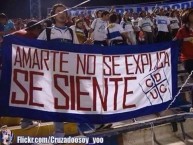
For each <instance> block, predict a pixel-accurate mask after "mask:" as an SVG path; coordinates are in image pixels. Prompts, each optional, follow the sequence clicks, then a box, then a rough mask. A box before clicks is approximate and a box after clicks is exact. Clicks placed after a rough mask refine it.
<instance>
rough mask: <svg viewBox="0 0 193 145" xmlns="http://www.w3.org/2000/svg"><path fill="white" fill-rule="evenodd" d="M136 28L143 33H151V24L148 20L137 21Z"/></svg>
mask: <svg viewBox="0 0 193 145" xmlns="http://www.w3.org/2000/svg"><path fill="white" fill-rule="evenodd" d="M138 26H139V27H141V28H142V30H143V31H145V32H152V28H151V27H153V22H152V21H151V20H150V19H149V18H142V19H140V20H139V23H138Z"/></svg>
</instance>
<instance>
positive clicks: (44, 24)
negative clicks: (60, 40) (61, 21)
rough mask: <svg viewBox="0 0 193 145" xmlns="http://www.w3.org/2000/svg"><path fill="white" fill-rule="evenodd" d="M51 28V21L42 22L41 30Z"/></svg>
mask: <svg viewBox="0 0 193 145" xmlns="http://www.w3.org/2000/svg"><path fill="white" fill-rule="evenodd" d="M51 26H52V21H51V20H49V19H48V20H45V21H44V22H43V28H47V27H51Z"/></svg>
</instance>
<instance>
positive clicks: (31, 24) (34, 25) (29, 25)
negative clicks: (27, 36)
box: [26, 20, 42, 30]
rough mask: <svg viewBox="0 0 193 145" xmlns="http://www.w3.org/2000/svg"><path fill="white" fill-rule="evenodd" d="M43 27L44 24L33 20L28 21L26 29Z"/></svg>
mask: <svg viewBox="0 0 193 145" xmlns="http://www.w3.org/2000/svg"><path fill="white" fill-rule="evenodd" d="M34 29H42V25H41V24H40V23H38V21H36V20H31V21H30V22H28V23H27V28H26V30H34Z"/></svg>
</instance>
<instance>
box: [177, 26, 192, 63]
mask: <svg viewBox="0 0 193 145" xmlns="http://www.w3.org/2000/svg"><path fill="white" fill-rule="evenodd" d="M176 38H177V39H179V40H183V42H182V50H181V54H180V59H181V61H185V60H188V59H193V30H189V31H188V30H187V28H186V27H182V28H181V29H179V31H178V33H177V35H176Z"/></svg>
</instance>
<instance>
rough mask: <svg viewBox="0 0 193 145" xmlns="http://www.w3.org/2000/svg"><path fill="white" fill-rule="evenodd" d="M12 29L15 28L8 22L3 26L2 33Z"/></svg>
mask: <svg viewBox="0 0 193 145" xmlns="http://www.w3.org/2000/svg"><path fill="white" fill-rule="evenodd" d="M14 28H15V26H14V23H13V22H12V21H11V20H8V22H7V24H6V25H5V26H4V31H5V32H7V31H10V30H12V29H14Z"/></svg>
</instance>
